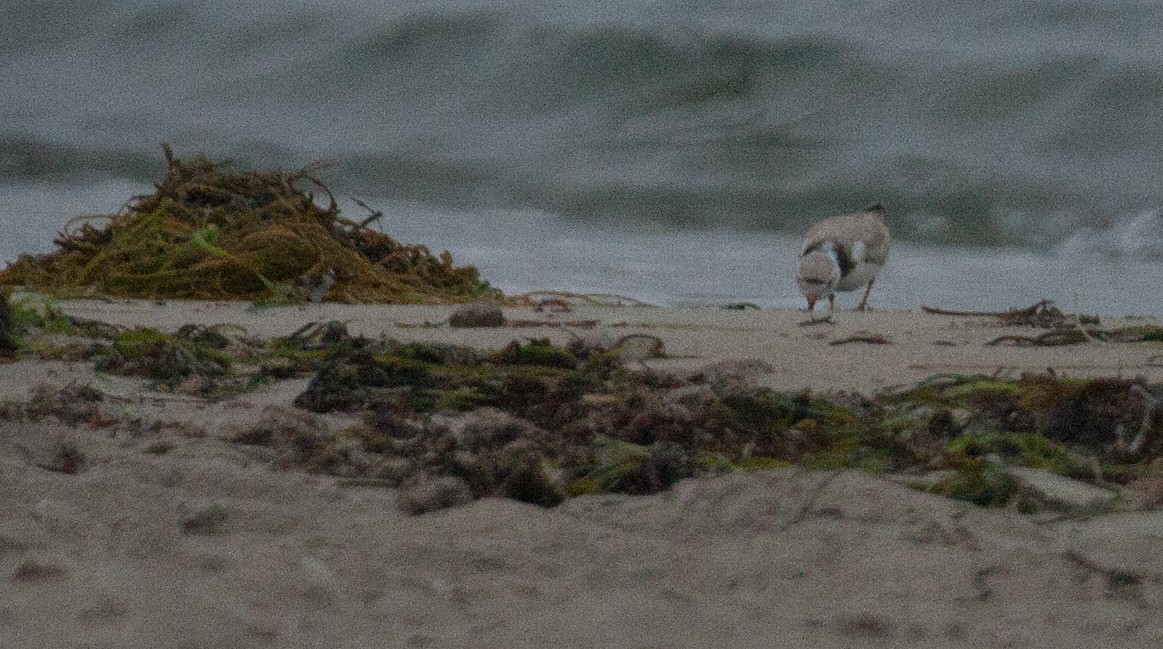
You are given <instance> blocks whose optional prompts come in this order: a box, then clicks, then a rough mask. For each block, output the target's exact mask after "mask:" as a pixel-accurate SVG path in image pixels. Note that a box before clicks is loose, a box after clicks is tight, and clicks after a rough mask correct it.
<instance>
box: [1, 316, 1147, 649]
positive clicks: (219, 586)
mask: <svg viewBox="0 0 1163 649" xmlns="http://www.w3.org/2000/svg"><path fill="white" fill-rule="evenodd" d="M54 305H55V306H56V308H58V309H60V311H61V312H63V313H64V314H67V315H70V316H75V317H79V318H85V319H91V320H99V321H103V322H108V323H111V324H117V325H125V326H149V327H156V328H159V329H161V330H163V331H174V330H176V329H177V328H178V327H180V326H181V325H184V324H203V325H216V324H226V323H229V324H233V325H239V326H241V327H243V328H245V330H246V332H247V333H248V334H249V335H251V336H255V337H259V338H270V337H274V336H285V335H288V334H290V333H292V332H294V331H296V330H297V329H299V328H300V327H302V326H303V325H305V324H307V323H311V322H324V321H341V322H344V323H346V325H347V327H348V330H349V331H350V332H351V333H352V334H356V335H364V336H368V337H378V336H380V335H386V336H389V337H392V338H395V339H398V340H401V341H421V340H425V341H439V342H448V343H455V344H461V345H469V346H472V347H477V348H481V349H498V348H501V347H504V346H505V345H506V344H507V343H509V342H510V341H512V340H525V339H528V338H548V339H551V340H553V341H556V342H561V343H564V342H568V341H569V340H571V339H574V338H578V337H580V338H583V339H587V340H593V341H597V342H605V343H606V344H610V343H612V342H613V341H616V340H618V339H620V338H621V337H623V336H626V335H630V334H644V335H646V336H651V337H656V338H657V339H659V340H661V341H662V343H663V344H664V346H665V352H666V358H650V357H648V356H649V354H643V355H642V356H641V358H630V359H628V360H627V363H628V365H634V364H638V365H639V366H641V367H644V368H650V369H652V370H655V371H657V372H676V373H684V372H687V373H689V372H692V371H697V370H698V369H699V368H703V367H707V366H712V365H715V364H716V363H720V362H721V361H726V360H737V361H762V362H763V364H756V365H755V367H759V368H761V369H760V370H758V371H757V373H758V376H756V377H755V381H756V383H757V384H758V385H760V386H767V387H771V388H775V389H778V390H802V389H810V390H812V391H813V392H819V393H829V392H837V391H853V392H856V393H860V394H865V395H875V394H877V393H878V392H880V391H883V390H887V389H892V388H896V387H901V386H909V385H913V384H915V383H916V382H918V381H921V380H923V379H926V378H928V377H932V376H934V375H939V374H986V375H995V376H997V377H1002V378H1016V377H1018V376H1020V375H1021V374H1022V373H1023V372H1045V371H1046V370H1047V369H1048V368H1049V369H1052V370H1053V371H1054V372H1056V373H1057V374H1058V375H1063V376H1080V377H1081V376H1101V377H1126V378H1133V377H1143V378H1144V379H1145V380H1146V381H1147V382H1148V383H1159V382H1161V381H1163V349H1161V348H1160V347H1158V346H1157V344H1156V345H1152V344H1121V343H1098V342H1092V343H1087V344H1080V345H1069V346H1061V347H1018V346H1007V345H995V346H991V345H987V344H986V343H988V342H990V341H992V340H995V339H997V338H998V337H1000V336H1005V335H1018V336H1030V335H1036V333H1037V331H1035V330H1031V328H1029V327H1017V326H1003V325H1001V324H999V322H998V320H997V319H996V318H991V317H984V316H982V317H953V316H941V315H930V314H926V313H921V312H902V311H891V312H887V311H873V312H870V313H855V312H851V311H838V312H837V314H836V320H837V323H836V324H823V325H816V326H801V323H802V322H803V321H804V320H805V319H806V314H805V313H803V312H798V311H755V310H746V311H729V310H722V309H714V308H704V309H659V308H650V307H608V306H592V305H590V306H586V305H578V306H575V307H574V308H573V310H572V311H569V312H565V313H548V312H544V311H535V310H533V309H531V308H507V309H505V316H506V319H507V322H508V324H507V325H506V326H503V327H493V328H472V329H454V328H450V327H448V326H445V325H444V324H443V323H445V322H446V321H447V319H448V317H449V315H450V314H451V313H452V311H453V309H454V307H451V306H439V307H437V306H352V305H337V304H311V305H304V306H294V307H271V308H259V309H256V308H254V307H252V306H251V305H249V304H248V303H229V302H180V301H170V302H165V303H160V302H159V303H154V302H148V301H136V300H115V301H105V300H68V301H61V302H55V303H54ZM1102 324H1103V326H1104V327H1115V326H1119V325H1143V324H1152V325H1157V324H1159V323H1158V321H1157V320H1156V319H1153V318H1135V319H1130V320H1115V319H1106V318H1104V319H1103V321H1102ZM854 338H859V339H860V340H853V339H854ZM644 340H646V339H644ZM849 340H851V342H844V341H849ZM869 341H873V342H869ZM834 343H842V344H834ZM306 384H307V380H306V379H301V378H297V379H290V380H286V381H280V382H277V383H273V384H270V385H265V386H263V387H261V388H259V389H258V390H255V391H253V392H248V393H245V394H241V395H238V396H233V397H229V398H226V399H223V400H219V401H209V400H206V399H201V398H198V397H195V396H190V395H185V394H176V393H163V392H158V391H156V390H153V389H151V388H150V387H149V385H148V384H147V382H146V381H145V380H143V379H137V378H128V377H122V376H114V375H110V374H104V373H97V372H96V371H94V369H93V364H92V363H88V362H68V361H45V360H19V361H16V362H12V363H7V364H3V365H0V394H2V395H3V399H4V400H6V401H27V400H29V399H35V398H36V395H37V394H38V390H39V393H40V394H44V393H45V391H46V390H49V389H55V390H59V389H61V388H69V387H72V388H76V387H78V386H88V387H91V388H92V389H94V390H97V391H99V392H100V393H101V395H103V397H104V398H103V400H102V401H101V402H100V408H101V409H102V413H104V414H103V415H101V416H105V417H108V418H111V420H115V421H116V422H118V423H116V424H110V425H107V426H102V425H97V426H94V425H93V424H92V417H90V419H89V420H87V421H88V423H85V422H80V423H79V422H76V421H73V422H70V421H66V420H64V419H62V418H61V417H46V418H42V419H38V420H35V421H34V420H29V419H20V418H16V419H6V420H3V421H0V637H2V638H4V641H3V642H2V643H0V644H3V646H4V647H21V648H23V647H29V648H31V647H42V646H57V647H111V648H112V647H141V648H146V647H206V648H210V647H378V646H383V647H628V648H629V647H634V648H640V647H641V648H645V647H716V646H731V647H772V646H805V647H861V646H885V647H888V646H891V647H1101V646H1121V647H1156V646H1159V644H1160V642H1163V621H1161V620H1163V617H1161V616H1160V608H1161V607H1163V561H1161V560H1160V558H1159V556H1160V555H1159V552H1158V547H1159V542H1160V540H1161V539H1163V512H1160V511H1158V510H1157V509H1155V508H1154V505H1153V502H1151V501H1150V500H1149V499H1145V498H1138V499H1133V498H1129V497H1128V496H1127V495H1126V494H1118V493H1115V494H1112V497H1117V498H1120V499H1123V500H1125V501H1126V506H1124V507H1121V508H1119V511H1110V510H1104V511H1090V510H1079V511H1076V512H1074V513H1073V514H1071V515H1066V516H1057V517H1055V518H1053V519H1047V518H1040V517H1037V516H1029V515H1023V514H1020V513H1018V512H1016V511H1003V510H988V509H983V508H979V507H976V506H974V505H971V504H968V503H965V502H961V501H955V500H951V499H947V498H943V497H939V496H935V495H930V494H926V493H921V492H919V491H916V490H914V489H910V488H908V487H907V486H904V485H902V484H900V483H899V482H898V481H896V480H894V479H891V477H888V476H880V475H872V474H868V473H864V472H860V471H854V470H847V471H809V470H806V469H804V468H800V467H796V466H791V467H786V468H780V469H774V470H765V471H754V472H748V473H735V474H730V475H725V476H721V477H714V478H700V479H687V480H683V481H682V482H680V483H678V484H677V485H675V486H674V487H673V488H671V489H670V490H668V491H665V492H663V493H660V494H655V495H650V496H626V495H609V494H606V495H587V496H580V497H577V498H572V499H569V500H567V501H566V502H565V503H564V504H561V505H559V506H556V507H553V508H548V509H547V508H542V507H537V506H534V505H529V504H525V503H520V502H516V501H511V500H504V499H499V498H485V499H482V500H478V501H475V502H472V503H470V504H466V505H462V506H459V507H454V508H451V509H447V510H442V511H437V512H432V513H428V514H424V515H420V516H409V515H407V514H404V513H402V512H401V511H400V509H399V508H398V507H397V504H396V500H397V496H398V493H397V491H396V490H394V489H390V488H384V487H382V486H376V485H365V484H360V483H359V482H357V481H344V480H342V479H339V478H336V477H332V476H326V475H319V474H312V473H307V472H304V471H300V470H282V469H279V468H277V463H273V462H272V461H271V459H272V458H271V457H269V456H266V455H263V454H262V453H259V452H257V451H255V450H254V449H251V448H248V447H243V446H239V445H237V444H231V443H228V440H230V439H233V438H234V437H235V436H236V435H237V434H238V433H239V432H240V431H243V430H246V429H247V428H248V427H251V426H254V425H255V424H256V422H259V421H261V420H263V419H264V418H269V417H271V413H272V412H275V413H282V415H280V416H285V417H292V418H294V417H310V418H313V419H312V421H317V422H319V423H318V425H321V426H327V427H330V428H332V429H338V428H341V427H343V426H345V425H350V424H351V423H352V422H353V421H355V418H354V417H352V416H349V415H342V414H327V415H312V414H310V413H305V412H304V411H301V410H299V409H295V408H294V407H293V406H292V405H291V404H292V402H293V400H294V399H295V397H296V396H297V395H299V394H300V393H301V392H302V391H303V390H304V388H305V387H306ZM65 419H67V418H65ZM127 422H132V425H129V424H128V423H127ZM61 440H68V442H69V443H70V444H73V445H75V446H76V447H78V448H80V449H81V450H83V452H84V455H85V458H86V463H85V469H84V470H83V471H80V472H77V473H65V472H61V471H54V470H50V469H48V468H46V466H48V465H50V464H51V462H52V457H53V453H56V452H58V450H59V447H60V444H61ZM54 445H55V446H54ZM54 449H58V450H54Z"/></svg>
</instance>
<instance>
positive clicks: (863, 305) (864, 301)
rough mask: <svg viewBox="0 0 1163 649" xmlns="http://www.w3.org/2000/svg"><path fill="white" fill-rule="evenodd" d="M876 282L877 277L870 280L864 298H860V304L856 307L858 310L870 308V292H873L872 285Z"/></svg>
mask: <svg viewBox="0 0 1163 649" xmlns="http://www.w3.org/2000/svg"><path fill="white" fill-rule="evenodd" d="M875 283H876V278H875V277H874V278H872V279H871V280H869V281H868V288H866V289H864V299H862V300H860V304H859V305H858V306H857V307H856V310H857V311H867V310H868V294H869V293H871V292H872V285H873V284H875Z"/></svg>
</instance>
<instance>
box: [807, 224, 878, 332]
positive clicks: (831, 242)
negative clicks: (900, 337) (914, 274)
mask: <svg viewBox="0 0 1163 649" xmlns="http://www.w3.org/2000/svg"><path fill="white" fill-rule="evenodd" d="M891 245H892V236H890V235H889V233H888V225H886V224H885V222H884V207H883V206H882V205H881V204H880V203H873V204H872V205H869V206H868V207H866V208H864V209H862V210H860V211H859V212H854V213H852V214H842V215H840V216H833V217H831V218H827V219H824V220H823V221H820V222H819V223H817V224H815V225H813V226H812V227H811V229H810V230H808V234H807V236H806V237H805V238H804V247H803V249H802V250H801V251H800V268H799V272H798V273H796V283H797V284H799V287H800V292H801V293H803V294H804V297H806V298H808V313H809V314H811V316H812V321H813V322H814V321H815V319H816V317H815V307H816V301H817V300H819V299H820V298H821V297H825V296H827V298H828V315H829V317H831V315H832V312H833V311H835V309H836V291H854V290H856V289H858V288H860V287H861V286H865V285H867V288H866V289H864V299H862V300H860V306H858V307H856V309H857V310H858V311H863V310H865V309H866V308H868V294H869V293H871V292H872V285H873V284H874V283H875V282H876V273H877V272H878V271H879V270H880V269H881V267H882V266H884V262H886V261H888V249H889V246H891Z"/></svg>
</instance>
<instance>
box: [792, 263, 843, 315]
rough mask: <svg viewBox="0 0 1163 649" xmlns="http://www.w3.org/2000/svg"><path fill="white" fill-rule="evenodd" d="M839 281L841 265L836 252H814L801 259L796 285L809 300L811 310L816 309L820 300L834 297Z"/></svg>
mask: <svg viewBox="0 0 1163 649" xmlns="http://www.w3.org/2000/svg"><path fill="white" fill-rule="evenodd" d="M839 281H840V264H839V263H838V262H837V261H836V253H835V251H833V250H831V249H825V250H814V251H812V252H809V253H808V254H806V255H804V256H803V257H800V268H799V272H797V273H796V284H798V285H799V287H800V293H803V294H804V297H806V298H808V308H809V309H811V308H812V307H814V306H815V305H816V301H817V300H819V299H820V298H822V297H828V296H830V295H832V294H833V293H834V292H835V290H836V283H837V282H839Z"/></svg>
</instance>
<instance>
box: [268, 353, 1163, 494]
mask: <svg viewBox="0 0 1163 649" xmlns="http://www.w3.org/2000/svg"><path fill="white" fill-rule="evenodd" d="M287 342H288V341H284V344H286V343H287ZM659 351H660V352H662V353H664V351H663V350H659ZM620 356H621V350H620V348H619V347H618V345H614V346H611V347H602V346H594V345H592V344H588V343H585V342H583V341H581V340H574V341H572V342H571V343H569V344H567V345H554V344H551V343H550V342H549V341H547V340H537V339H533V340H527V341H524V342H518V341H514V342H513V343H511V344H510V345H509V346H507V347H505V348H504V349H501V350H498V351H493V352H481V351H478V350H474V349H471V348H467V347H457V346H451V345H445V344H437V343H410V344H404V343H400V342H395V341H391V340H381V341H370V340H360V339H348V340H346V341H345V342H343V343H342V344H340V345H338V346H333V347H331V350H330V353H329V354H328V356H327V357H326V358H324V359H320V361H319V363H320V364H319V368H318V370H317V371H316V372H315V373H314V376H313V378H312V380H311V381H310V384H309V386H308V388H307V390H306V391H305V392H304V393H303V394H301V395H300V396H299V398H298V399H297V401H296V405H297V406H299V407H300V408H304V409H307V410H310V411H313V412H320V413H322V412H333V411H348V412H362V413H364V423H363V425H362V426H360V427H357V428H355V429H351V430H348V431H344V432H343V433H341V434H339V436H338V437H336V438H334V439H333V440H332V441H327V442H326V443H321V442H320V441H319V440H315V441H314V442H312V443H310V444H307V445H306V447H309V448H311V449H313V450H312V452H310V453H307V454H305V455H304V456H302V457H301V458H300V460H297V461H296V462H293V463H292V464H295V463H297V464H300V465H303V466H308V467H310V468H314V469H318V470H325V471H328V472H332V473H335V474H337V475H345V474H350V472H352V471H355V473H356V474H358V475H360V476H363V477H365V478H368V477H370V478H374V479H377V480H382V481H384V482H385V483H386V484H388V485H390V486H401V487H409V486H415V485H425V484H427V485H432V484H438V485H441V490H440V492H441V493H444V494H445V495H447V492H448V490H449V489H451V490H452V492H454V493H461V494H463V495H464V497H465V498H475V497H483V496H503V497H510V498H517V499H520V500H527V501H530V502H535V503H538V504H542V505H552V504H555V503H557V502H560V501H562V500H563V499H565V498H569V497H572V496H576V495H580V494H587V493H600V492H621V493H630V494H643V493H653V492H657V491H661V490H665V489H667V488H669V487H670V486H671V485H672V484H674V483H675V482H677V481H678V480H680V479H683V478H686V477H694V476H706V475H716V474H721V473H725V472H731V471H745V470H753V469H760V468H770V467H778V466H785V465H788V464H798V465H802V466H806V467H809V468H859V469H863V470H867V471H872V472H876V473H926V474H928V473H931V472H940V471H943V472H944V473H945V475H944V477H943V478H942V479H940V480H939V481H937V482H935V483H933V485H932V487H931V489H932V490H933V491H935V492H937V493H943V494H946V495H951V496H955V497H960V498H964V499H966V500H970V501H973V502H976V503H978V504H982V505H992V506H1013V507H1016V508H1019V509H1026V510H1033V509H1038V508H1042V507H1044V506H1052V504H1050V505H1048V504H1047V503H1043V502H1038V500H1037V499H1038V496H1037V495H1036V494H1034V493H1031V492H1030V490H1028V489H1026V488H1024V487H1023V486H1022V485H1020V484H1019V483H1018V482H1017V481H1016V480H1015V479H1014V478H1013V477H1011V476H1010V475H1009V474H1008V473H1006V471H1005V469H1004V467H1006V466H1015V465H1016V466H1027V467H1034V468H1039V469H1044V470H1047V471H1050V472H1052V473H1055V474H1058V475H1064V476H1068V477H1071V478H1074V479H1078V480H1082V481H1085V482H1088V483H1093V484H1099V485H1103V486H1112V485H1125V484H1128V483H1130V482H1133V481H1135V480H1137V479H1139V478H1144V477H1148V476H1149V475H1152V473H1151V472H1152V471H1155V470H1156V469H1157V468H1158V466H1157V465H1158V464H1159V463H1158V462H1155V460H1157V459H1159V458H1161V457H1163V408H1160V407H1159V401H1160V399H1161V398H1163V386H1161V385H1150V384H1147V383H1145V382H1144V381H1142V380H1141V379H1125V378H1076V377H1065V376H1058V375H1055V374H1053V373H1047V374H1028V375H1024V376H1021V377H1017V378H1010V379H1001V378H997V377H989V376H980V375H946V376H937V377H933V378H932V379H930V380H928V381H925V382H923V383H921V384H919V385H918V386H916V387H914V388H911V389H908V390H903V391H894V392H889V393H884V394H880V395H876V396H875V397H871V398H866V397H862V396H859V395H854V394H813V393H812V392H810V391H803V392H794V393H788V392H781V391H777V390H773V389H770V388H766V387H762V386H757V385H756V384H755V383H754V381H753V380H751V379H750V378H749V377H751V376H752V375H753V372H752V370H753V369H754V368H749V367H748V365H747V364H746V363H739V362H726V363H722V364H719V365H716V366H712V367H710V368H707V369H704V370H702V371H699V372H695V373H692V374H688V375H679V374H662V373H655V372H652V371H650V370H647V369H638V368H636V369H630V368H628V367H627V366H624V364H623V363H622V362H621V360H620ZM336 440H338V441H336ZM299 443H300V444H302V440H300V442H299ZM344 444H347V445H348V447H349V448H352V447H354V448H357V449H358V451H359V452H360V453H362V454H364V455H362V456H361V457H362V458H363V459H362V460H361V461H360V462H359V463H357V464H358V465H359V466H358V469H356V468H353V465H352V464H351V463H350V462H349V461H348V460H345V459H344V458H345V457H348V459H350V457H349V456H344V455H343V454H342V453H340V454H336V449H338V448H342V447H344ZM320 458H326V459H325V460H320ZM369 458H371V459H370V460H369ZM1153 463H1154V464H1153ZM450 485H453V486H455V488H453V487H450ZM456 485H458V486H456ZM406 493H407V492H406ZM454 501H455V500H454ZM445 504H447V503H445ZM418 509H420V510H423V509H425V507H424V506H418Z"/></svg>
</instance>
